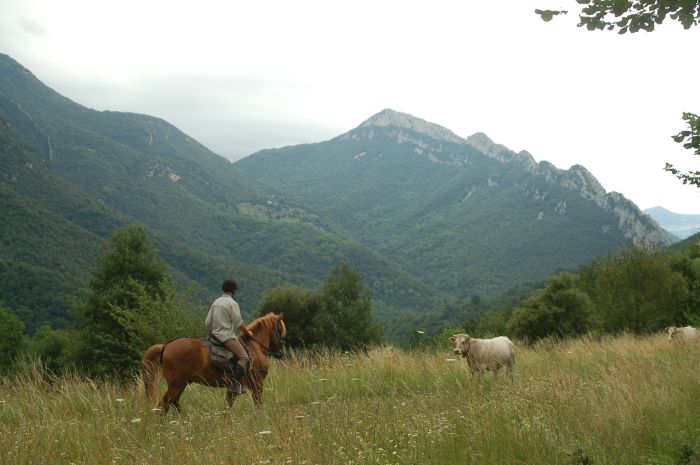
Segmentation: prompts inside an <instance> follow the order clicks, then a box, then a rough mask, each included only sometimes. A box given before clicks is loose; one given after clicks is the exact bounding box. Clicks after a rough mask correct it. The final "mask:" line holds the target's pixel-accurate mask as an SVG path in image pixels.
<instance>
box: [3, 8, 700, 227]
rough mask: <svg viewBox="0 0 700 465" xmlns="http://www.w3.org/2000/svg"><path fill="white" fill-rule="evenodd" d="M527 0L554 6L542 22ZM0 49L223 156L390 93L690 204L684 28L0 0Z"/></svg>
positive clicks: (75, 90) (690, 106)
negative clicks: (678, 172) (678, 173)
mask: <svg viewBox="0 0 700 465" xmlns="http://www.w3.org/2000/svg"><path fill="white" fill-rule="evenodd" d="M535 8H542V9H546V8H553V9H566V10H568V11H569V14H568V15H563V16H558V17H556V18H555V19H554V20H553V21H551V22H548V23H545V22H543V21H542V20H541V19H540V17H539V16H537V15H536V14H535V13H534V10H535ZM0 11H1V12H2V14H1V15H0V52H2V53H6V54H8V55H10V56H11V57H12V58H14V59H15V60H17V61H18V62H19V63H21V64H22V65H23V66H25V67H27V68H28V69H29V70H30V71H32V73H34V75H36V76H37V77H38V78H39V79H40V80H41V81H43V82H44V83H45V84H47V85H48V86H49V87H51V88H53V89H54V90H56V91H57V92H59V93H61V94H63V95H65V96H66V97H68V98H70V99H72V100H74V101H76V102H78V103H80V104H82V105H85V106H87V107H90V108H94V109H96V110H114V111H128V112H135V113H145V114H149V115H153V116H157V117H159V118H163V119H165V120H167V121H169V122H170V123H172V124H174V125H175V126H177V127H178V128H179V129H181V130H182V131H184V132H185V133H187V134H188V135H190V136H192V137H194V138H195V139H197V140H198V141H199V142H201V143H202V144H204V145H205V146H207V147H208V148H210V149H211V150H213V151H214V152H216V153H218V154H220V155H223V156H225V157H227V158H229V159H230V160H237V159H240V158H242V157H245V156H247V155H250V154H252V153H254V152H256V151H257V150H261V149H265V148H273V147H283V146H287V145H295V144H300V143H310V142H320V141H324V140H328V139H331V138H333V137H335V136H337V135H340V134H342V133H344V132H347V131H349V130H351V129H353V128H355V127H356V126H358V125H359V124H361V123H362V121H364V120H366V119H367V118H369V117H371V116H372V115H374V114H376V113H378V112H379V111H381V110H382V109H385V108H391V109H394V110H397V111H401V112H406V113H410V114H412V115H414V116H416V117H419V118H422V119H425V120H428V121H430V122H433V123H436V124H439V125H441V126H444V127H446V128H448V129H450V130H452V131H453V132H455V133H456V134H457V135H459V136H462V137H465V138H466V137H468V136H470V135H471V134H473V133H475V132H484V133H486V134H487V135H488V136H489V137H490V138H491V139H493V140H494V141H495V142H497V143H499V144H503V145H505V146H506V147H508V148H510V149H512V150H515V151H520V150H527V151H528V152H530V153H531V154H532V155H533V157H534V158H535V160H537V161H542V160H547V161H549V162H551V163H553V164H554V165H556V166H557V167H558V168H561V169H568V168H569V167H570V166H571V165H574V164H579V165H583V166H585V167H586V168H587V169H588V170H589V171H590V172H591V173H592V174H593V175H594V176H595V177H596V178H597V179H598V180H599V181H600V183H601V184H602V185H603V187H604V188H605V189H606V190H607V191H616V192H620V193H621V194H623V195H624V196H625V197H627V198H628V199H630V200H632V201H633V202H635V203H636V204H637V205H638V206H639V207H640V208H642V209H645V208H651V207H655V206H663V207H665V208H667V209H669V210H671V211H673V212H676V213H696V214H697V213H700V189H698V188H696V187H692V186H684V185H683V184H682V183H681V181H679V180H678V179H676V178H675V177H674V176H673V175H671V174H670V173H667V172H665V171H663V167H664V165H665V163H666V162H670V163H673V164H675V165H677V166H678V167H680V168H683V169H684V170H686V171H687V170H689V169H693V170H699V169H700V159H699V158H700V157H697V156H693V155H692V152H691V151H690V150H686V149H684V148H683V147H682V146H681V144H677V143H675V142H674V141H673V140H672V139H671V136H672V135H674V134H676V133H678V132H679V131H681V130H684V129H686V128H687V125H686V123H685V122H684V121H683V120H682V114H683V112H686V111H687V112H694V113H700V92H698V86H697V79H698V76H699V75H700V60H698V59H697V53H696V51H697V50H698V47H699V46H700V28H695V29H691V30H684V29H683V28H682V27H681V26H680V25H679V24H676V23H670V22H668V23H666V24H663V25H661V26H659V27H658V28H657V30H656V31H654V32H652V33H645V32H642V33H637V34H625V35H619V34H616V33H614V32H590V31H586V30H584V29H582V28H577V27H576V23H577V20H578V17H577V14H576V13H577V12H578V11H579V10H578V5H577V4H576V2H575V0H534V1H532V0H481V1H475V0H460V1H456V0H452V1H446V0H426V1H411V0H403V1H393V0H386V1H385V0H372V1H365V0H353V1H352V2H350V1H333V0H319V1H310V0H294V1H284V0H281V1H271V0H257V1H247V2H239V1H238V0H226V1H215V0H198V1H196V2H194V1H188V2H184V1H178V0H168V1H162V0H147V1H144V0H138V1H136V0H119V1H112V0H98V1H95V0H63V1H61V2H57V1H55V0H53V1H52V0H46V1H45V0H0Z"/></svg>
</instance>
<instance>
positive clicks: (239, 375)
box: [229, 363, 246, 394]
mask: <svg viewBox="0 0 700 465" xmlns="http://www.w3.org/2000/svg"><path fill="white" fill-rule="evenodd" d="M245 374H246V370H245V368H243V367H242V366H241V365H239V364H238V363H236V364H235V365H234V367H233V372H232V376H231V378H232V380H231V386H229V391H231V392H232V393H234V394H243V393H244V392H245V387H244V386H243V377H244V376H245Z"/></svg>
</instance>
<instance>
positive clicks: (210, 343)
mask: <svg viewBox="0 0 700 465" xmlns="http://www.w3.org/2000/svg"><path fill="white" fill-rule="evenodd" d="M204 343H205V344H206V345H207V347H208V348H209V361H210V363H211V366H212V367H214V368H215V369H217V370H219V371H231V372H233V371H235V369H236V366H237V363H236V362H237V359H236V356H235V354H234V353H233V352H231V351H230V350H228V349H227V348H226V346H225V345H224V344H223V343H222V342H221V341H219V340H218V339H216V338H215V337H213V336H211V335H210V336H209V337H208V338H207V339H205V340H204ZM241 345H242V346H243V348H244V349H245V351H246V352H247V353H248V357H250V349H249V348H248V344H246V343H243V344H241Z"/></svg>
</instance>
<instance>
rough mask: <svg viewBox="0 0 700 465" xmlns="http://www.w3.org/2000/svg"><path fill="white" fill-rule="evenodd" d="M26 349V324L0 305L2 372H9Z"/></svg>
mask: <svg viewBox="0 0 700 465" xmlns="http://www.w3.org/2000/svg"><path fill="white" fill-rule="evenodd" d="M23 350H24V324H22V322H21V321H19V318H17V317H16V316H15V314H14V313H12V312H11V311H10V310H8V309H6V308H3V307H0V374H2V373H9V372H10V371H11V369H12V365H13V363H14V361H15V359H16V357H17V356H18V355H19V354H20V353H21V352H22V351H23Z"/></svg>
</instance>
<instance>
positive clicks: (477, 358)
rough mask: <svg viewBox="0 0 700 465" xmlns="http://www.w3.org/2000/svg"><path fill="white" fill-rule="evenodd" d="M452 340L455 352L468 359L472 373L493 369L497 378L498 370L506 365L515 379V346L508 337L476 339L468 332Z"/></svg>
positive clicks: (456, 335)
mask: <svg viewBox="0 0 700 465" xmlns="http://www.w3.org/2000/svg"><path fill="white" fill-rule="evenodd" d="M450 341H452V342H454V344H455V348H454V353H455V354H458V355H461V356H462V357H464V358H466V359H467V363H468V364H469V371H471V373H472V374H474V373H476V372H479V373H483V372H484V370H491V371H493V376H494V378H496V377H497V376H498V370H499V369H500V368H501V367H503V366H504V367H506V371H507V372H508V374H510V377H511V379H513V369H514V368H515V346H514V345H513V342H512V341H511V340H510V339H508V338H507V337H505V336H499V337H494V338H493V339H476V338H473V337H470V336H469V335H468V334H455V335H454V336H452V337H450Z"/></svg>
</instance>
